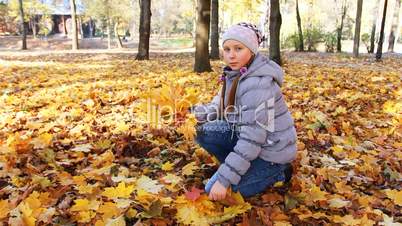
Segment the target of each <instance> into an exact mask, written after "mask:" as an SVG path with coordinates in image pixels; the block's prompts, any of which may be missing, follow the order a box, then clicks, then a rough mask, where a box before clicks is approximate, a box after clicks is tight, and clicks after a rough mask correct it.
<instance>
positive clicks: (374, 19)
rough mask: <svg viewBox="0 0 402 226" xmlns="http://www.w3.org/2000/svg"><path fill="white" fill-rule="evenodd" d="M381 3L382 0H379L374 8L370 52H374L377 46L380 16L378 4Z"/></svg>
mask: <svg viewBox="0 0 402 226" xmlns="http://www.w3.org/2000/svg"><path fill="white" fill-rule="evenodd" d="M379 5H380V0H378V1H377V4H376V5H375V6H374V9H373V24H372V26H371V36H370V49H369V51H368V52H369V53H374V46H375V31H376V29H377V18H378V6H379Z"/></svg>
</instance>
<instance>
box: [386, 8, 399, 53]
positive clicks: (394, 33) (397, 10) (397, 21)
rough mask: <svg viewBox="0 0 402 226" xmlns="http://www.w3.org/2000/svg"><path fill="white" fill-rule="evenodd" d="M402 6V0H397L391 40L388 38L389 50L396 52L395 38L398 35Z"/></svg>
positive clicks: (390, 35)
mask: <svg viewBox="0 0 402 226" xmlns="http://www.w3.org/2000/svg"><path fill="white" fill-rule="evenodd" d="M400 7H401V0H396V1H395V7H394V16H393V19H392V27H391V33H390V34H389V40H388V51H389V52H394V45H395V40H396V36H397V32H398V31H397V29H398V25H399V8H400Z"/></svg>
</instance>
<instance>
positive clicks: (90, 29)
mask: <svg viewBox="0 0 402 226" xmlns="http://www.w3.org/2000/svg"><path fill="white" fill-rule="evenodd" d="M88 26H89V37H90V38H93V36H94V25H93V21H92V18H89V22H88Z"/></svg>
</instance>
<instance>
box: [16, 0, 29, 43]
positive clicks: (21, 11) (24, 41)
mask: <svg viewBox="0 0 402 226" xmlns="http://www.w3.org/2000/svg"><path fill="white" fill-rule="evenodd" d="M18 4H19V9H20V20H21V33H22V46H21V49H23V50H25V49H27V28H26V26H25V21H24V6H23V3H22V0H18Z"/></svg>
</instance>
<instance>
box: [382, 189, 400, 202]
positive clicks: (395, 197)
mask: <svg viewBox="0 0 402 226" xmlns="http://www.w3.org/2000/svg"><path fill="white" fill-rule="evenodd" d="M385 194H387V197H388V198H389V199H391V200H392V201H393V202H394V203H395V204H396V205H398V206H402V191H398V190H390V189H387V190H385Z"/></svg>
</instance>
